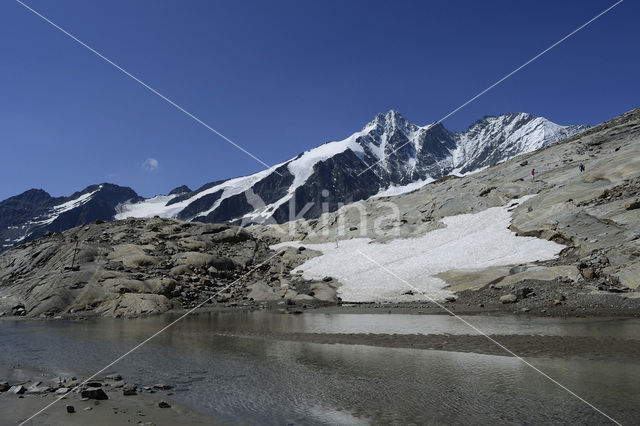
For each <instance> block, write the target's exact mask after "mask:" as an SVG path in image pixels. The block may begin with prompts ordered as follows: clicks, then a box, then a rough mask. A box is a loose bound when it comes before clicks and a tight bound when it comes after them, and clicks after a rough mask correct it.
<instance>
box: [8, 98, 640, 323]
mask: <svg viewBox="0 0 640 426" xmlns="http://www.w3.org/2000/svg"><path fill="white" fill-rule="evenodd" d="M639 141H640V110H633V111H630V112H628V113H626V114H623V115H621V116H619V117H616V118H615V119H612V120H610V121H608V122H606V123H603V124H601V125H599V126H596V127H594V128H592V129H590V130H588V131H586V132H583V133H581V134H579V135H576V136H573V137H571V138H569V139H567V140H565V141H563V142H560V143H558V144H555V145H551V146H548V147H545V148H543V149H540V150H538V151H536V152H532V153H528V154H524V155H521V156H519V157H517V158H514V159H511V160H507V161H504V162H502V163H500V164H498V165H496V166H494V167H491V168H487V169H484V170H483V171H480V172H477V173H475V174H471V175H467V176H465V177H454V176H449V177H445V178H443V179H441V180H439V181H436V182H433V183H431V184H428V185H425V186H423V187H422V188H420V189H419V190H416V191H414V192H411V193H408V194H404V195H400V196H395V197H379V198H371V199H368V200H365V201H360V202H357V203H352V204H349V205H347V206H345V207H343V208H342V209H340V210H338V211H336V212H332V213H325V214H323V215H321V216H320V217H318V218H317V219H311V220H299V221H294V222H289V223H285V224H280V225H268V226H267V225H254V226H251V227H249V228H246V229H241V228H239V227H234V226H231V225H228V224H208V223H199V222H183V221H180V220H175V219H163V218H159V217H156V218H148V219H136V218H128V219H124V220H119V221H114V222H103V221H102V220H97V221H96V222H95V223H92V224H89V225H85V226H82V227H79V228H74V229H72V230H69V231H65V232H62V233H48V234H46V235H45V236H44V237H43V238H40V239H38V240H36V241H32V242H29V243H26V244H23V245H21V246H19V247H17V248H14V249H11V250H9V251H7V252H5V253H3V254H1V255H0V313H2V314H3V315H15V316H30V317H38V316H43V317H64V316H69V315H72V316H87V315H102V316H136V315H141V314H148V313H159V312H165V311H168V310H171V309H188V308H192V307H195V306H198V305H199V304H201V303H203V302H205V305H206V306H209V305H211V306H213V307H216V308H219V307H226V308H253V307H266V306H275V307H280V308H283V309H284V308H289V309H290V310H293V311H298V310H300V309H302V308H305V307H312V306H319V305H332V304H335V303H339V302H340V298H339V297H338V296H339V287H340V283H339V282H336V280H334V279H332V278H331V275H332V274H331V271H327V274H326V275H327V277H326V278H325V279H316V280H315V281H309V280H305V279H303V278H302V276H301V275H300V274H299V273H294V274H292V273H291V271H292V269H294V268H296V267H297V266H299V265H302V264H303V263H304V262H305V261H306V260H308V259H310V258H311V257H314V256H317V255H319V254H320V253H318V252H315V251H313V250H309V249H308V248H307V247H305V245H311V244H314V243H321V242H334V241H335V242H336V244H338V242H339V240H344V239H350V238H356V237H367V238H370V239H372V240H373V241H376V242H383V243H384V242H385V241H389V240H391V239H397V238H411V237H415V236H418V235H422V234H424V233H426V232H428V231H432V230H434V229H439V228H442V227H444V226H446V225H445V224H444V223H443V222H442V218H444V217H447V216H452V215H458V214H462V213H474V212H479V211H482V210H485V209H487V208H489V207H496V206H504V205H509V206H510V210H511V212H512V222H511V226H510V229H511V230H512V231H514V232H515V233H517V234H518V235H522V236H531V237H537V238H542V239H547V240H551V241H554V242H557V243H560V244H563V245H565V246H566V248H565V249H564V250H563V251H562V252H561V253H560V256H559V257H558V258H556V259H553V260H550V261H544V262H540V261H539V262H533V263H530V264H519V265H506V266H498V267H490V268H484V269H479V270H478V269H474V270H466V269H464V270H461V269H452V270H449V271H446V272H444V273H442V274H440V275H439V276H438V277H439V278H440V279H442V280H444V281H445V282H446V283H447V284H448V289H449V290H451V291H452V292H454V293H455V295H454V296H453V297H452V298H450V300H448V301H447V303H448V304H449V306H451V307H452V310H466V311H469V312H471V311H475V310H480V311H484V310H487V311H488V310H506V311H509V312H512V311H516V312H533V313H536V314H540V313H547V314H549V313H553V312H556V313H559V314H565V315H566V314H572V313H575V312H576V311H577V312H580V313H584V314H587V315H588V314H589V313H590V312H592V313H593V312H595V311H598V312H600V313H601V314H603V313H606V312H608V311H610V312H611V313H615V314H619V313H620V312H625V314H629V315H635V314H637V313H638V312H639V310H638V307H639V306H640V305H639V303H640V299H639V297H640V293H639V292H637V291H636V290H637V289H638V288H639V284H640V281H639V278H640V216H639V215H638V208H639V207H640V203H639V200H638V196H639V192H640V189H639V187H638V184H639V182H640V144H639V143H638V142H639ZM579 163H584V164H585V166H586V170H585V171H580V170H579V169H578V164H579ZM532 168H535V169H536V171H537V173H536V177H535V179H532V178H531V176H530V173H529V172H530V170H531V169H532ZM526 195H535V196H534V197H532V198H528V199H526V201H524V202H522V203H520V204H518V203H513V202H511V200H514V199H517V198H521V197H523V196H526ZM509 203H511V204H509ZM283 241H285V242H286V241H297V242H298V243H299V245H302V246H301V247H298V248H293V247H288V248H282V249H278V252H277V253H276V251H274V250H272V249H271V248H270V246H272V245H273V244H275V243H279V242H283ZM348 261H349V259H345V262H348ZM263 262H264V264H262V263H263ZM298 272H301V271H298ZM407 290H408V289H407ZM414 307H417V309H418V310H424V306H423V305H422V304H416V305H415V306H414ZM427 311H428V310H427ZM427 311H425V312H427Z"/></svg>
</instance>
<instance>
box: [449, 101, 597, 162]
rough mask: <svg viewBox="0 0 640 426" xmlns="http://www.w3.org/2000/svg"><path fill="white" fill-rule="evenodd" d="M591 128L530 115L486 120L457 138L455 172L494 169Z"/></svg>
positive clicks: (454, 158) (478, 122)
mask: <svg viewBox="0 0 640 426" xmlns="http://www.w3.org/2000/svg"><path fill="white" fill-rule="evenodd" d="M587 128H588V126H560V125H558V124H555V123H552V122H551V121H549V120H547V119H545V118H543V117H534V116H533V115H531V114H526V113H517V114H505V115H500V116H497V117H485V118H483V119H482V120H478V121H477V122H475V123H474V124H472V125H471V126H470V127H469V128H468V129H467V130H466V131H465V132H463V133H461V134H458V135H456V137H457V148H456V149H455V150H454V151H453V153H452V154H453V166H454V168H455V170H454V172H455V173H461V174H464V173H468V172H470V171H473V170H478V169H481V168H485V167H489V166H493V165H495V164H497V163H499V162H501V161H504V160H507V159H509V158H513V157H515V156H516V155H519V154H523V153H526V152H531V151H535V150H538V149H540V148H542V147H545V146H547V145H550V144H552V143H556V142H558V141H560V140H562V139H565V138H566V137H568V136H571V135H573V134H575V133H577V132H580V131H582V130H586V129H587Z"/></svg>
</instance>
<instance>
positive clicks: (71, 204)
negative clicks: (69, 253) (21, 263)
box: [16, 185, 102, 241]
mask: <svg viewBox="0 0 640 426" xmlns="http://www.w3.org/2000/svg"><path fill="white" fill-rule="evenodd" d="M101 189H102V185H100V186H98V189H96V190H95V191H92V192H87V193H86V194H82V195H80V196H79V197H78V198H74V199H73V200H69V201H67V202H65V203H62V204H58V205H57V206H53V207H51V210H49V212H48V213H47V214H48V216H47V217H45V218H44V219H40V220H35V221H33V222H30V223H29V225H38V226H40V225H48V224H50V223H52V222H53V221H54V220H56V219H57V218H58V216H60V215H61V214H62V213H64V212H66V211H69V210H72V209H75V208H76V207H80V206H81V205H83V204H86V203H88V202H89V201H90V200H91V198H93V194H95V193H96V192H98V191H100V190H101ZM23 228H24V226H23ZM27 236H28V235H25V236H23V237H22V238H20V239H18V240H16V241H22V240H23V239H25V238H26V237H27Z"/></svg>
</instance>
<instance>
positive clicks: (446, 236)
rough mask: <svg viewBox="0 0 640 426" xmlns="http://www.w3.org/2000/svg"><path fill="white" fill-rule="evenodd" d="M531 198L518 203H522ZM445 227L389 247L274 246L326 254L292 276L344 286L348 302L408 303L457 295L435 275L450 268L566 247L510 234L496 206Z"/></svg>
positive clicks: (363, 241)
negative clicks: (334, 281) (414, 290)
mask: <svg viewBox="0 0 640 426" xmlns="http://www.w3.org/2000/svg"><path fill="white" fill-rule="evenodd" d="M527 198H529V197H525V198H521V199H519V200H513V201H512V202H511V203H510V205H513V203H514V202H523V201H525V200H526V199H527ZM443 222H444V223H445V224H446V226H447V227H446V228H443V229H438V230H435V231H431V232H429V233H427V234H424V235H422V236H420V237H416V238H406V239H396V240H392V241H389V242H387V243H377V242H372V241H371V239H369V238H357V239H351V240H345V241H340V242H339V247H337V248H336V243H335V242H333V243H324V244H301V243H300V242H286V243H281V244H277V245H275V246H273V248H279V247H284V246H293V247H299V246H301V245H304V246H305V247H307V248H309V249H312V250H318V251H321V252H322V253H323V254H322V255H321V256H318V257H315V258H313V259H310V260H309V261H307V262H305V263H304V264H302V265H300V266H299V267H298V268H296V269H294V270H293V271H292V273H295V272H296V271H298V270H302V271H303V274H302V276H303V277H304V278H306V279H322V278H323V277H325V276H332V277H334V278H336V279H338V280H339V281H340V283H341V284H342V285H341V287H339V288H338V296H340V297H341V298H342V300H343V301H344V302H383V301H394V302H409V301H416V300H429V299H430V298H432V299H436V300H443V299H444V298H445V297H446V296H450V295H451V294H452V293H451V292H450V291H448V290H446V289H444V287H445V286H446V283H445V282H444V281H443V280H441V279H439V278H436V277H435V275H437V274H439V273H441V272H445V271H448V270H451V269H466V270H474V269H483V268H486V267H489V266H500V265H511V264H520V263H527V262H533V261H536V260H548V259H553V258H554V257H556V256H557V255H558V253H560V251H561V250H562V249H563V248H564V246H563V245H560V244H557V243H554V242H551V241H547V240H541V239H538V238H534V237H516V235H515V233H514V232H512V231H510V230H509V229H508V226H509V224H510V222H511V213H510V212H509V207H508V206H504V207H494V208H490V209H487V210H485V211H483V212H480V213H475V214H463V215H458V216H450V217H446V218H444V219H443ZM367 257H369V258H371V259H373V260H375V262H377V263H379V264H381V265H383V266H384V267H385V268H387V269H388V270H390V271H391V272H393V273H394V274H396V275H397V276H399V277H400V278H402V279H404V280H406V281H407V282H409V283H410V284H411V285H413V286H414V287H416V288H418V289H420V290H421V291H422V292H424V293H425V295H422V294H418V293H416V294H415V295H404V294H403V293H405V292H406V291H408V290H411V288H410V287H409V286H408V285H407V284H405V283H404V282H402V281H401V280H399V279H398V278H397V277H394V276H393V275H392V274H390V273H389V272H388V271H385V270H384V269H383V268H381V267H380V266H378V265H377V264H375V263H373V262H372V261H371V260H369V259H368V258H367Z"/></svg>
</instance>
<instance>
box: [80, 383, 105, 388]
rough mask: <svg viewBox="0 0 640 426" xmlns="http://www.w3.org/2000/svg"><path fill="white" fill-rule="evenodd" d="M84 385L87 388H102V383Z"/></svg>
mask: <svg viewBox="0 0 640 426" xmlns="http://www.w3.org/2000/svg"><path fill="white" fill-rule="evenodd" d="M84 385H85V386H86V387H88V388H101V387H102V383H100V382H87V383H85V384H84Z"/></svg>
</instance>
